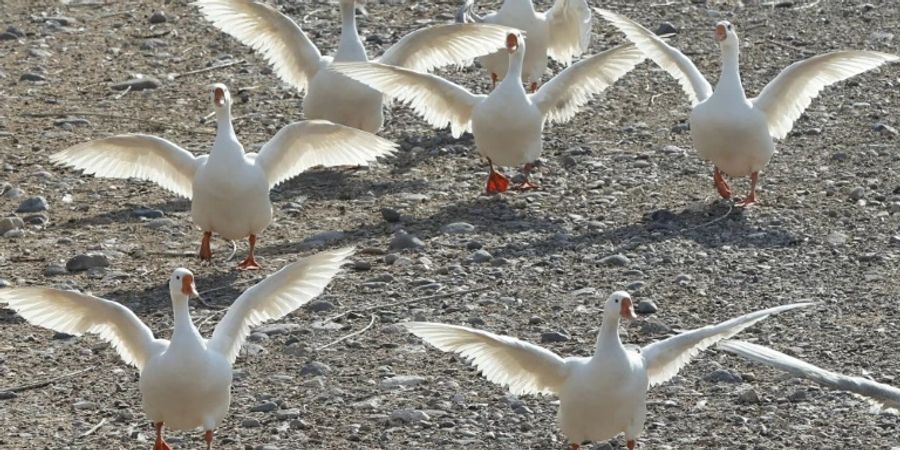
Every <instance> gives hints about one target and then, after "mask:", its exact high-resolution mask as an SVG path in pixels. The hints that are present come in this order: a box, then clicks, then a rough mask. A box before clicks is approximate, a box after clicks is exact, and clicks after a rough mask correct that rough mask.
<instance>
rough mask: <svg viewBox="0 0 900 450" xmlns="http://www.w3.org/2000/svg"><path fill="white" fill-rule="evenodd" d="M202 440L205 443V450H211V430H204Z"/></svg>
mask: <svg viewBox="0 0 900 450" xmlns="http://www.w3.org/2000/svg"><path fill="white" fill-rule="evenodd" d="M203 440H204V441H206V450H212V441H213V432H212V430H206V433H204V434H203Z"/></svg>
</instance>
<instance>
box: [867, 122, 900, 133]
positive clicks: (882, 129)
mask: <svg viewBox="0 0 900 450" xmlns="http://www.w3.org/2000/svg"><path fill="white" fill-rule="evenodd" d="M872 131H875V132H878V133H881V134H882V135H884V136H897V135H898V134H900V133H898V131H897V129H896V128H894V127H892V126H890V125H888V124H886V123H879V124H876V125H875V126H874V127H872Z"/></svg>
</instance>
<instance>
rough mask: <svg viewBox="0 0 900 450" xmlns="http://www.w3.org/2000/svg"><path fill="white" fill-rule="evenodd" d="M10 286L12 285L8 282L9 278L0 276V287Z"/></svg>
mask: <svg viewBox="0 0 900 450" xmlns="http://www.w3.org/2000/svg"><path fill="white" fill-rule="evenodd" d="M10 286H12V283H10V282H9V280H7V279H5V278H0V289H2V288H6V287H10Z"/></svg>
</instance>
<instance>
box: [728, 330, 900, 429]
mask: <svg viewBox="0 0 900 450" xmlns="http://www.w3.org/2000/svg"><path fill="white" fill-rule="evenodd" d="M717 347H718V348H721V349H722V350H725V351H728V352H731V353H734V354H737V355H740V356H742V357H744V358H747V359H749V360H751V361H754V362H757V363H761V364H765V365H767V366H771V367H774V368H776V369H778V370H783V371H785V372H787V373H789V374H791V375H794V376H796V377H800V378H806V379H807V380H810V381H814V382H816V383H819V384H821V385H823V386H825V387H828V388H831V389H836V390H839V391H847V392H852V393H854V394H856V395H859V396H861V397H863V398H864V399H866V400H867V401H869V402H870V403H871V404H872V405H873V406H874V407H875V409H876V410H884V411H888V412H893V413H898V412H900V389H898V388H896V387H893V386H889V385H887V384H883V383H878V382H876V381H872V380H868V379H865V378H861V377H851V376H847V375H841V374H839V373H835V372H831V371H829V370H825V369H822V368H820V367H816V366H814V365H812V364H810V363H808V362H806V361H801V360H799V359H797V358H794V357H793V356H788V355H785V354H784V353H781V352H779V351H777V350H775V349H772V348H769V347H764V346H762V345H757V344H751V343H749V342H743V341H731V340H728V341H722V342H719V344H718V345H717Z"/></svg>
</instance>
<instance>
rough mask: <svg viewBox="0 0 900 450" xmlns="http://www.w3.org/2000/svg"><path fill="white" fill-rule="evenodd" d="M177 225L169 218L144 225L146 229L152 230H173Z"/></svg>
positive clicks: (151, 221) (149, 221) (150, 221)
mask: <svg viewBox="0 0 900 450" xmlns="http://www.w3.org/2000/svg"><path fill="white" fill-rule="evenodd" d="M175 225H176V223H175V221H174V220H172V219H170V218H168V217H160V218H158V219H152V220H148V221H147V223H145V224H144V226H145V227H147V228H152V229H154V230H156V229H160V228H172V227H174V226H175Z"/></svg>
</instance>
